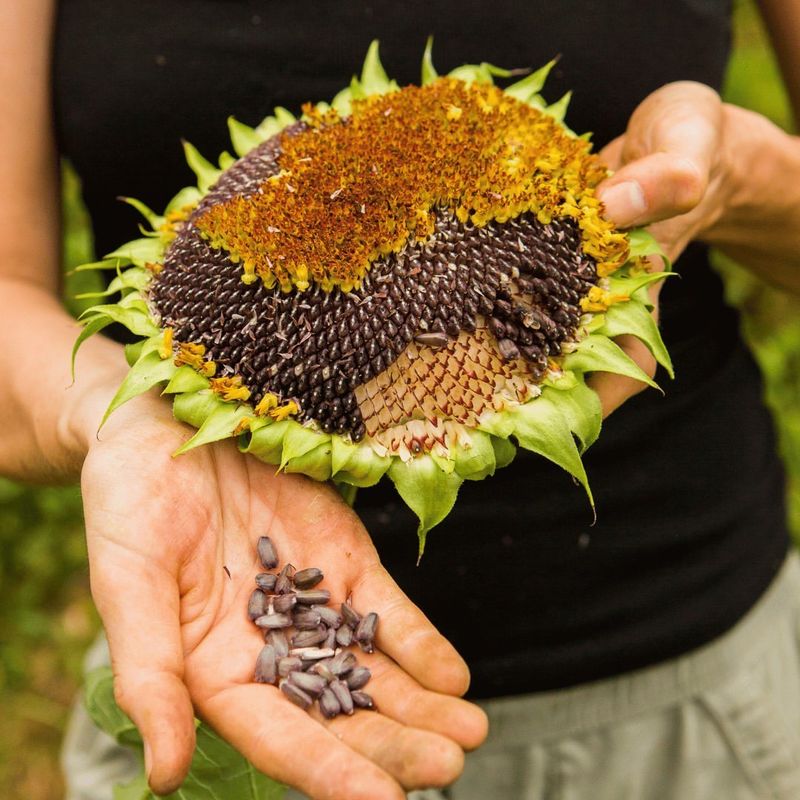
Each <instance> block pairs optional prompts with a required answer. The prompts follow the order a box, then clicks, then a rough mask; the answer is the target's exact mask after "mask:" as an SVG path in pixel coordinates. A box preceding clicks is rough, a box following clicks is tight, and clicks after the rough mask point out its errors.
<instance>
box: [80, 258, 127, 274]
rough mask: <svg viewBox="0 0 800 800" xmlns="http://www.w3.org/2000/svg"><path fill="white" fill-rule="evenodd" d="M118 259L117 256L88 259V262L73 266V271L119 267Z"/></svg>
mask: <svg viewBox="0 0 800 800" xmlns="http://www.w3.org/2000/svg"><path fill="white" fill-rule="evenodd" d="M119 262H120V259H118V258H104V259H102V260H100V261H90V262H89V263H88V264H80V265H78V266H77V267H75V270H74V271H75V272H92V271H93V270H102V269H119Z"/></svg>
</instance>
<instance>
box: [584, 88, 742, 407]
mask: <svg viewBox="0 0 800 800" xmlns="http://www.w3.org/2000/svg"><path fill="white" fill-rule="evenodd" d="M724 120H725V113H724V107H723V105H722V101H721V100H720V98H719V95H718V94H717V93H716V92H715V91H714V90H713V89H711V88H709V87H708V86H704V85H703V84H700V83H693V82H690V81H682V82H678V83H670V84H667V85H666V86H663V87H662V88H660V89H658V90H657V91H655V92H653V93H652V94H651V95H649V96H648V97H647V98H645V100H644V101H643V102H642V103H641V104H640V105H639V106H638V108H637V109H636V110H635V111H634V112H633V115H632V116H631V119H630V121H629V123H628V128H627V130H626V132H625V133H624V134H623V135H622V136H619V137H618V138H616V139H615V140H614V141H612V142H611V143H610V144H608V145H607V146H606V147H605V148H603V150H602V151H601V152H600V157H601V159H602V160H603V161H604V162H605V163H606V164H607V165H608V167H609V168H610V169H611V170H612V171H613V173H614V174H613V175H612V177H610V178H608V179H607V180H605V181H603V183H602V184H601V185H600V186H599V187H598V192H597V195H598V197H599V198H600V200H602V202H603V203H604V205H605V216H607V217H608V218H609V219H611V220H613V221H614V222H615V223H616V224H617V226H618V227H620V228H632V227H638V226H644V225H647V226H648V229H649V231H650V232H651V233H652V234H653V236H654V237H655V238H656V240H657V241H658V242H659V244H660V245H661V248H662V250H663V251H664V253H665V254H666V255H667V257H668V258H669V259H670V260H671V261H674V260H675V259H677V258H678V256H679V255H680V254H681V253H682V252H683V250H684V249H685V247H686V246H687V245H688V244H689V242H690V241H692V240H693V239H696V238H700V237H702V236H703V235H704V234H705V232H706V231H708V230H710V229H711V228H712V227H713V226H714V225H715V224H716V223H717V221H718V220H719V218H720V216H721V215H722V214H723V212H724V210H725V208H726V205H727V203H728V196H729V193H730V182H729V181H728V180H727V179H726V177H727V175H728V162H727V160H726V156H725V154H726V153H727V149H726V147H725V144H726V143H725V141H724V136H723V131H724V128H725V125H724ZM650 262H651V268H652V269H655V270H658V269H663V264H662V263H661V260H660V259H657V258H651V259H650ZM662 285H663V284H662V283H659V284H656V285H654V286H651V288H650V296H651V298H652V301H653V304H654V310H653V314H654V315H655V316H656V319H658V295H659V292H660V289H661V286H662ZM615 341H616V342H617V344H618V345H619V346H620V347H621V348H622V349H623V350H624V351H625V352H626V353H627V354H628V356H630V357H631V358H632V359H633V360H634V361H635V362H636V363H637V364H638V365H639V367H641V369H642V370H644V372H645V373H647V375H648V376H649V377H651V378H652V377H653V375H655V371H656V361H655V359H654V358H653V356H652V354H651V353H650V351H649V350H648V349H647V348H646V347H645V346H644V344H642V342H641V341H640V340H639V339H637V338H636V337H634V336H621V337H618V338H617V339H616V340H615ZM589 384H590V386H591V387H592V388H593V389H594V390H595V391H596V392H597V393H598V394H599V395H600V400H601V403H602V406H603V415H604V416H607V415H608V414H610V413H611V412H612V411H614V410H615V409H616V408H618V407H619V406H620V405H622V404H623V403H624V402H625V401H626V400H628V399H629V398H631V397H633V396H634V395H636V394H638V393H639V392H641V391H642V390H643V389H644V388H646V387H645V384H644V383H642V382H640V381H637V380H634V379H632V378H628V377H625V376H622V375H612V374H610V373H595V374H593V375H592V376H591V378H590V380H589Z"/></svg>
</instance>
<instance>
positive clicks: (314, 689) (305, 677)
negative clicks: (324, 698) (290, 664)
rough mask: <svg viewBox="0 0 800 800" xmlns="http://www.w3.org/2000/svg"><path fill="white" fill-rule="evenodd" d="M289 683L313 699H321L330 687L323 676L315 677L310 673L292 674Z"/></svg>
mask: <svg viewBox="0 0 800 800" xmlns="http://www.w3.org/2000/svg"><path fill="white" fill-rule="evenodd" d="M289 681H290V682H291V683H293V684H294V685H295V686H296V687H297V688H298V689H302V690H303V691H304V692H308V694H310V695H311V696H312V697H319V696H320V695H321V694H322V692H323V690H324V689H325V687H326V686H327V685H328V682H327V681H326V680H325V678H323V677H322V676H321V675H313V674H312V673H310V672H297V671H295V672H290V673H289Z"/></svg>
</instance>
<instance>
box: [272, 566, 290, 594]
mask: <svg viewBox="0 0 800 800" xmlns="http://www.w3.org/2000/svg"><path fill="white" fill-rule="evenodd" d="M293 576H294V567H293V566H292V565H291V564H287V565H286V566H285V567H284V568H283V569H282V570H281V571H280V572H279V573H278V577H277V579H276V581H275V592H276V594H287V593H288V592H291V591H292V577H293Z"/></svg>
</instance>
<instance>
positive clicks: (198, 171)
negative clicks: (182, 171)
mask: <svg viewBox="0 0 800 800" xmlns="http://www.w3.org/2000/svg"><path fill="white" fill-rule="evenodd" d="M183 152H184V155H185V156H186V163H187V164H188V165H189V167H190V168H191V170H192V172H194V174H195V175H196V176H197V188H198V189H199V190H200V191H201V192H202V193H203V194H206V192H208V190H209V189H210V188H211V187H212V186H213V185H214V184H215V183H216V182H217V179H218V178H219V176H220V175H221V174H222V170H220V169H218V168H217V167H215V166H214V165H213V164H212V163H211V162H210V161H208V160H207V159H205V158H203V156H201V155H200V152H199V151H198V149H197V148H196V147H195V146H194V145H193V144H190V143H189V142H187V141H186V140H184V142H183Z"/></svg>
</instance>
